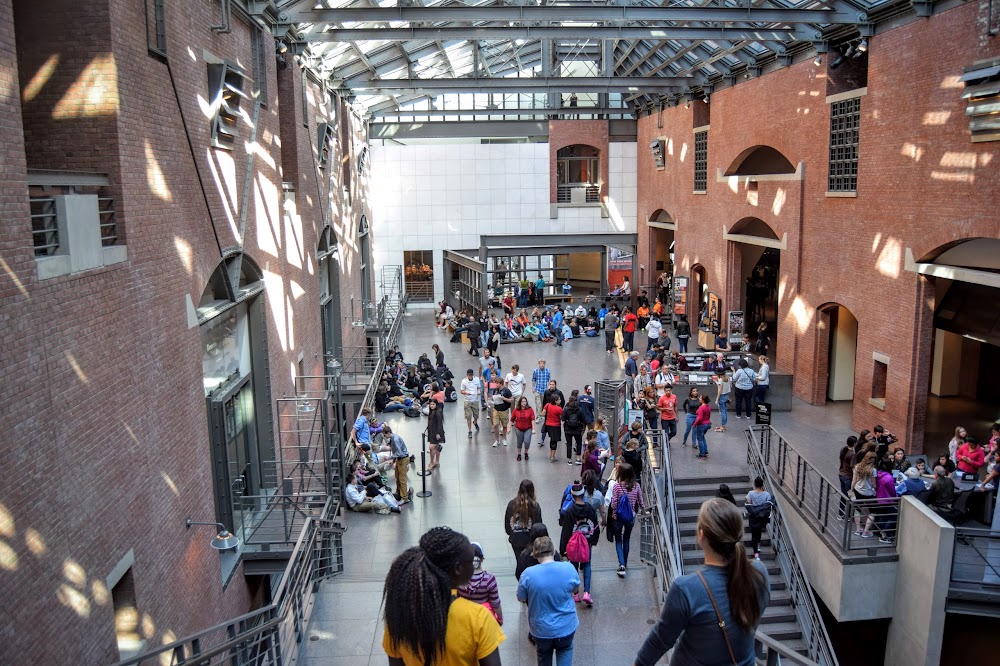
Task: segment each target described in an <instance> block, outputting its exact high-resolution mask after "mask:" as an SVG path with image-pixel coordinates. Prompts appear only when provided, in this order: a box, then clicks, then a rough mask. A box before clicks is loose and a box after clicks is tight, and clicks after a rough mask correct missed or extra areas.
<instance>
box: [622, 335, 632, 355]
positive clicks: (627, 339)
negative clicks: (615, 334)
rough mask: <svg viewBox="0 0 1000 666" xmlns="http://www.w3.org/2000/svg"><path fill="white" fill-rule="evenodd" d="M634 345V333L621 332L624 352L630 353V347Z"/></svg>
mask: <svg viewBox="0 0 1000 666" xmlns="http://www.w3.org/2000/svg"><path fill="white" fill-rule="evenodd" d="M634 344H635V331H631V332H629V331H623V332H622V347H623V348H624V349H625V351H627V352H630V351H632V347H633V345H634Z"/></svg>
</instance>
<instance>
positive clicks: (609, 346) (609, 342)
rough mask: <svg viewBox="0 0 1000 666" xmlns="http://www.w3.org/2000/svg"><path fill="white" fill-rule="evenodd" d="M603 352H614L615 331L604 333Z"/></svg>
mask: <svg viewBox="0 0 1000 666" xmlns="http://www.w3.org/2000/svg"><path fill="white" fill-rule="evenodd" d="M604 350H605V351H614V350H615V329H611V330H610V331H607V330H606V331H604Z"/></svg>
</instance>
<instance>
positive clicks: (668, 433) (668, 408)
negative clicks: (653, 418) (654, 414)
mask: <svg viewBox="0 0 1000 666" xmlns="http://www.w3.org/2000/svg"><path fill="white" fill-rule="evenodd" d="M656 406H657V408H658V409H659V410H660V429H661V430H663V433H664V435H663V436H664V437H665V438H666V440H667V446H670V440H671V439H673V438H674V437H675V436H676V435H677V396H676V395H674V389H673V387H672V386H667V387H666V388H665V389H664V391H663V395H662V396H660V399H659V400H657V401H656Z"/></svg>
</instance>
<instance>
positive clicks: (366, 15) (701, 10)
mask: <svg viewBox="0 0 1000 666" xmlns="http://www.w3.org/2000/svg"><path fill="white" fill-rule="evenodd" d="M859 13H860V12H858V11H857V10H855V11H853V12H852V11H849V9H848V8H847V7H846V6H840V7H839V8H837V9H784V8H771V7H749V8H733V7H659V6H653V7H634V6H631V7H628V6H626V7H623V6H603V7H590V6H583V7H581V6H580V5H542V6H537V7H536V6H505V5H484V6H478V7H469V6H463V5H452V6H445V7H441V6H439V7H418V6H412V7H405V6H396V7H341V8H337V9H292V10H289V11H284V12H281V13H280V14H279V20H281V21H282V22H288V23H313V24H317V23H374V22H381V23H389V22H400V21H404V22H409V23H417V22H428V23H430V22H444V21H470V22H472V21H504V22H541V23H561V22H573V23H577V22H579V23H588V22H596V21H607V22H626V21H646V22H650V21H682V22H683V21H710V22H717V23H723V22H724V23H747V22H754V23H783V24H791V23H812V24H824V23H825V24H834V23H857V22H859V21H858V14H859Z"/></svg>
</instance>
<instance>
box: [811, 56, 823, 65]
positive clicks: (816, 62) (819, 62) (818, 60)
mask: <svg viewBox="0 0 1000 666" xmlns="http://www.w3.org/2000/svg"><path fill="white" fill-rule="evenodd" d="M813 64H814V65H816V66H817V67H819V66H820V65H822V64H823V54H822V53H821V54H819V55H818V56H816V59H815V60H813Z"/></svg>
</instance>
